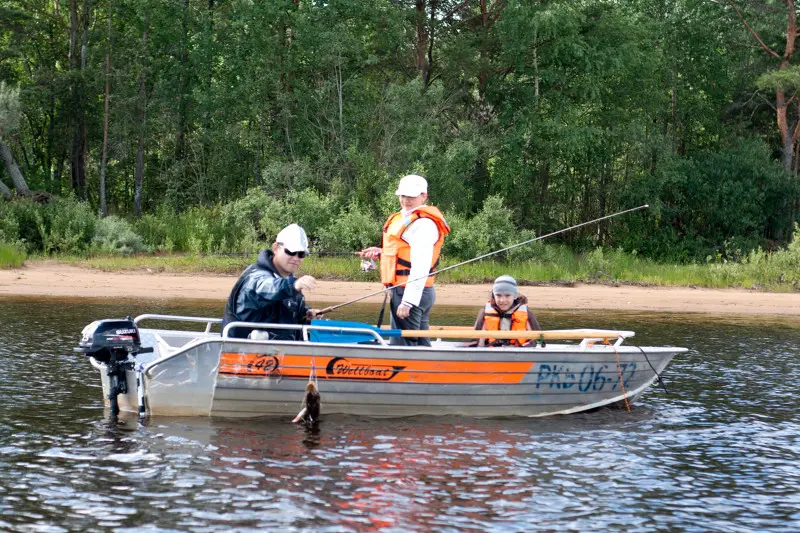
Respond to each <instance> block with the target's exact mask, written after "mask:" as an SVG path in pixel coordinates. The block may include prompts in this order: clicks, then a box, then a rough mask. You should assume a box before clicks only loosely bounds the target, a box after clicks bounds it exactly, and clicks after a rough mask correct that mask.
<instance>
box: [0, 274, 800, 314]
mask: <svg viewBox="0 0 800 533" xmlns="http://www.w3.org/2000/svg"><path fill="white" fill-rule="evenodd" d="M235 281H236V277H234V276H224V275H187V274H167V273H155V272H145V271H143V272H103V271H99V270H92V269H87V268H81V267H78V266H74V265H69V264H63V263H59V262H57V261H28V262H26V264H25V265H24V266H23V267H21V268H15V269H6V270H0V297H2V296H53V297H74V298H105V297H123V296H125V297H136V298H156V299H161V298H168V299H208V300H225V299H226V298H227V297H228V293H229V292H230V290H231V287H233V284H234V282H235ZM380 288H381V287H380V286H379V285H378V284H377V283H359V282H343V281H342V282H340V281H320V282H319V285H318V289H317V290H316V291H315V292H314V293H313V294H312V295H310V296H309V297H308V301H309V303H310V304H312V305H313V306H315V307H324V306H325V305H330V304H337V303H343V302H347V301H350V300H353V299H355V298H358V297H361V296H365V295H367V294H371V293H374V292H376V291H378V290H380ZM490 288H491V285H488V284H484V285H455V284H442V283H439V284H437V288H436V300H437V303H438V304H442V305H467V306H473V307H474V306H480V305H482V304H483V303H484V302H485V301H486V295H487V294H488V292H489V289H490ZM522 292H523V293H524V294H526V295H527V296H528V297H529V298H530V299H531V301H532V302H534V303H533V305H534V306H535V307H536V308H538V309H572V310H581V309H617V310H628V311H663V312H684V313H709V314H742V315H787V316H794V317H798V316H800V293H798V292H794V293H771V292H760V291H751V290H735V289H723V290H716V289H699V288H698V289H695V288H661V287H635V286H624V285H623V286H616V287H615V286H608V285H585V284H583V285H581V284H579V285H575V286H572V287H561V286H557V287H556V286H553V287H551V286H533V287H523V288H522ZM382 299H383V296H382V295H377V296H372V297H370V298H368V299H366V300H364V302H366V303H369V302H374V303H380V302H381V301H382Z"/></svg>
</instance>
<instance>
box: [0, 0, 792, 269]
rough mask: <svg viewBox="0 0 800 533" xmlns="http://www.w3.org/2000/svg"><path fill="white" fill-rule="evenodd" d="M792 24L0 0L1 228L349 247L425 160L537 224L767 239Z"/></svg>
mask: <svg viewBox="0 0 800 533" xmlns="http://www.w3.org/2000/svg"><path fill="white" fill-rule="evenodd" d="M797 36H798V27H797V9H796V7H795V2H794V0H766V1H751V0H625V1H618V0H538V1H537V0H326V1H317V0H202V1H198V0H2V1H0V80H1V82H0V156H2V159H3V162H4V165H3V166H2V169H0V240H3V235H4V232H5V239H6V240H18V241H25V242H27V243H28V245H29V246H30V247H32V243H33V242H34V241H36V238H35V237H33V236H31V235H28V234H26V231H29V232H33V231H34V230H36V228H38V231H39V237H38V242H39V244H38V247H39V248H40V249H43V250H45V251H48V250H49V251H57V250H58V249H59V247H62V248H63V247H64V246H65V245H64V244H63V243H61V244H59V243H58V242H56V243H55V244H53V243H52V242H51V243H50V245H49V246H48V245H47V243H46V242H45V241H46V234H47V231H45V230H44V229H43V228H44V226H46V225H48V224H51V225H52V226H53V228H52V229H51V230H49V231H50V232H51V234H52V232H54V231H56V230H58V231H62V232H63V231H64V230H63V228H64V227H67V226H69V225H70V224H74V223H75V221H74V220H73V218H74V217H73V215H71V214H70V213H73V212H80V213H84V214H85V213H89V215H90V216H91V217H94V218H96V219H97V217H98V216H99V217H106V216H108V215H114V217H111V218H112V219H115V220H118V219H122V220H118V222H116V223H115V224H119V225H120V227H121V226H122V225H123V224H128V223H130V224H131V225H132V226H131V227H133V228H135V231H136V232H138V233H139V234H140V235H144V236H145V237H146V238H148V235H149V233H152V232H153V231H154V230H153V228H154V227H156V226H157V225H158V224H162V225H167V226H168V225H169V224H170V222H169V221H171V220H184V221H192V220H195V222H197V220H200V219H202V220H201V221H200V222H198V224H199V225H200V226H201V227H202V226H203V225H204V224H205V225H207V227H205V229H204V231H206V232H207V233H208V234H212V233H214V232H215V231H220V230H218V228H216V227H215V226H216V225H217V224H223V223H225V224H232V223H234V222H236V223H239V224H243V225H248V224H249V225H251V226H253V228H255V234H256V235H258V234H259V228H260V230H262V231H261V233H262V235H261V237H265V238H266V235H265V234H266V233H268V231H267V229H271V228H272V226H271V225H270V226H269V227H268V228H265V226H264V223H263V220H262V219H263V218H264V217H272V218H273V219H276V220H279V219H280V220H279V221H281V220H285V219H287V218H289V217H292V218H293V219H296V220H298V221H300V222H301V223H305V224H307V225H311V226H313V227H312V230H313V231H312V233H315V235H314V237H320V236H322V238H323V239H322V240H323V241H325V240H326V239H327V241H329V242H331V246H334V244H333V241H335V240H336V239H337V238H338V237H337V236H339V237H341V238H342V239H347V238H350V239H351V240H352V238H353V235H356V234H359V231H362V228H368V229H367V230H365V231H366V233H364V234H363V238H361V237H359V239H356V241H354V242H352V243H342V242H341V241H340V242H339V244H340V247H341V245H343V244H348V245H350V244H351V245H353V246H358V245H361V244H362V243H365V244H367V243H374V239H375V238H377V235H373V233H375V232H378V231H379V228H380V223H381V221H382V219H383V217H385V215H386V213H387V211H388V210H390V209H392V208H395V207H396V205H395V203H396V202H395V200H394V199H393V193H394V188H395V186H396V183H397V180H398V178H399V177H400V176H402V175H403V174H406V173H410V172H415V173H419V174H422V175H424V176H426V177H427V178H428V180H429V183H430V191H429V192H430V198H431V202H432V203H433V204H435V205H437V206H439V207H440V208H442V209H443V211H444V212H445V213H446V214H447V215H448V218H450V219H451V222H453V225H455V223H459V224H462V225H469V224H472V225H473V227H474V226H479V225H484V226H485V225H491V224H493V222H492V220H493V219H492V213H493V212H499V213H501V215H502V216H501V217H500V218H501V219H502V220H501V222H502V223H503V224H511V227H513V228H514V231H521V232H523V233H521V234H525V235H531V234H536V235H542V234H546V233H547V232H551V231H554V230H557V229H559V228H562V227H565V226H569V225H572V224H576V223H579V222H582V221H585V220H588V219H592V218H595V217H600V216H604V215H607V214H610V213H614V212H616V211H620V210H623V209H628V208H631V207H635V206H639V205H642V204H645V203H647V204H650V206H651V207H650V209H648V210H646V211H642V212H638V213H636V214H634V215H630V216H626V217H620V218H619V219H615V221H614V223H613V224H606V225H602V226H597V227H592V228H588V229H586V230H584V231H582V232H576V233H570V234H567V235H564V236H563V237H560V238H562V239H563V240H566V241H568V242H569V244H571V245H572V246H577V247H585V248H588V247H596V246H603V247H615V248H620V249H622V250H625V251H627V252H635V253H637V254H641V255H642V256H645V257H650V258H654V259H664V260H679V261H682V260H689V261H694V260H703V259H704V258H707V257H709V256H712V257H726V256H731V255H734V254H736V253H743V252H747V251H749V250H754V249H757V248H759V247H761V248H763V249H765V250H774V249H778V248H781V247H784V246H785V245H787V244H788V243H789V241H790V240H791V238H792V233H793V228H794V224H795V222H796V221H798V220H799V219H800V215H798V205H799V204H800V200H799V199H800V185H799V184H800V181H799V180H798V159H800V157H799V152H798V150H799V148H798V147H799V146H800V144H799V143H798V135H799V134H800V114H799V111H800V67H798V66H796V64H800V53H796V48H795V47H796V44H797ZM304 199H305V200H304ZM297 201H300V204H297ZM302 201H305V202H306V203H305V204H302ZM58 202H62V203H61V204H59V203H58ZM63 202H66V203H63ZM248 202H249V203H248ZM17 204H19V205H17ZM53 205H55V206H56V207H53ZM66 205H69V206H72V207H69V208H67V207H64V206H66ZM76 205H77V206H79V208H76V207H75V206H76ZM254 205H256V206H257V208H254V207H253V206H254ZM48 206H49V207H48ZM320 206H322V207H320ZM272 209H279V210H282V211H281V214H280V215H276V214H275V213H267V212H265V210H266V211H269V210H272ZM42 213H45V214H42ZM46 213H49V215H48V214H46ZM187 213H194V215H193V216H194V218H192V216H187ZM202 213H206V216H205V217H203V216H201V215H200V214H202ZM237 213H238V215H239V216H238V218H237ZM223 215H226V216H223ZM59 217H60V218H59ZM309 217H311V218H313V217H316V219H320V217H323V218H322V219H321V220H316V219H315V220H316V221H314V220H312V221H311V222H309ZM98 220H100V219H98ZM231 221H234V222H231ZM340 221H344V223H343V227H344V230H342V229H339V230H337V229H336V228H332V226H336V225H338V224H340ZM26 225H29V226H30V227H31V228H33V229H30V228H29V229H27V230H26ZM90 225H91V224H90ZM195 225H197V224H195ZM276 225H277V222H276ZM93 227H94V226H93ZM373 228H374V229H373ZM201 229H202V228H201ZM473 229H474V230H475V231H474V233H475V234H477V233H480V231H479V230H480V228H473ZM490 229H491V228H490ZM198 231H199V230H198ZM241 231H244V230H241ZM148 232H149V233H148ZM164 232H166V230H164V231H162V234H163V233H164ZM326 232H327V233H326ZM251 233H252V232H251ZM362 233H363V231H362ZM340 234H341V235H340ZM326 235H327V237H325V236H326ZM465 235H466V234H465ZM81 238H82V237H81ZM462 238H466V237H462ZM43 239H44V240H43ZM63 240H64V241H65V242H66V241H68V240H69V235H67V236H65V237H64V239H63ZM162 241H163V235H162ZM43 242H44V244H42V243H43ZM59 242H60V241H59ZM149 242H152V243H156V244H159V245H163V244H164V243H163V242H158V239H157V238H155V237H153V238H152V239H151V240H150V241H149ZM174 244H175V243H172V247H173V248H174V247H175V246H174ZM249 244H250V243H249V242H248V243H246V244H245V243H242V242H238V243H237V242H236V239H233V241H231V240H228V241H226V240H225V239H223V238H219V239H217V240H216V241H215V242H213V243H211V241H209V244H208V245H207V246H205V247H206V248H209V249H216V250H221V249H232V248H237V247H239V248H241V247H243V246H245V245H249ZM468 248H469V246H468V244H466V243H465V244H464V245H463V247H462V248H461V249H459V250H460V251H461V252H463V254H464V255H467V254H468V253H469V249H468Z"/></svg>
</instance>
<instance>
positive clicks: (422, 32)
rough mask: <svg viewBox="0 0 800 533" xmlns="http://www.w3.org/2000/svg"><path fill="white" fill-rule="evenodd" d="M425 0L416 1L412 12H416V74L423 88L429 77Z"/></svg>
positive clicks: (426, 84)
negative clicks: (420, 79)
mask: <svg viewBox="0 0 800 533" xmlns="http://www.w3.org/2000/svg"><path fill="white" fill-rule="evenodd" d="M426 3H427V2H426V0H416V1H415V3H414V10H415V11H416V13H415V16H414V19H415V21H416V22H415V26H416V28H415V29H416V34H417V39H416V41H417V42H416V46H415V48H416V50H415V52H416V66H417V72H418V73H419V75H420V78H422V84H423V86H424V87H427V86H428V79H429V77H430V65H429V64H428V56H427V54H428V39H429V34H428V10H427V8H426Z"/></svg>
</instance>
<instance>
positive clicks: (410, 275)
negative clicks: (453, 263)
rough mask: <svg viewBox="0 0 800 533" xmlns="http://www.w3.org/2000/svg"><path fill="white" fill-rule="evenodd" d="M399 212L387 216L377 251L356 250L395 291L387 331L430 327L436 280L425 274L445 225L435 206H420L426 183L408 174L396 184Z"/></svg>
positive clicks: (434, 262) (414, 342) (422, 341)
mask: <svg viewBox="0 0 800 533" xmlns="http://www.w3.org/2000/svg"><path fill="white" fill-rule="evenodd" d="M395 194H396V195H397V198H398V200H399V201H400V211H399V212H397V213H395V214H393V215H391V216H390V217H389V219H388V220H387V221H386V224H384V226H383V242H382V246H381V247H377V246H373V247H371V248H366V249H364V250H361V252H359V255H361V257H368V258H370V259H378V258H380V261H381V283H383V284H384V286H386V287H394V288H393V289H392V290H391V291H390V292H391V295H392V296H391V301H390V304H389V305H390V309H391V311H392V327H393V328H399V329H415V330H420V329H423V330H424V329H429V327H430V322H429V316H430V312H431V308H432V307H433V304H434V302H435V301H436V292H435V290H434V288H433V283H434V279H435V277H436V276H429V275H428V274H430V273H431V272H434V271H435V270H436V269H437V267H438V265H439V253H440V252H441V250H442V244H443V243H444V238H445V235H447V234H448V233H450V227H449V226H448V225H447V222H445V220H444V216H443V215H442V212H441V211H439V209H438V208H436V207H434V206H430V205H425V202H427V201H428V182H427V181H425V178H423V177H422V176H417V175H416V174H409V175H408V176H404V177H403V179H401V180H400V184H399V185H398V187H397V191H395ZM391 343H392V344H400V345H408V346H430V345H431V342H430V339H427V338H419V339H413V338H405V337H396V338H393V339H392V340H391Z"/></svg>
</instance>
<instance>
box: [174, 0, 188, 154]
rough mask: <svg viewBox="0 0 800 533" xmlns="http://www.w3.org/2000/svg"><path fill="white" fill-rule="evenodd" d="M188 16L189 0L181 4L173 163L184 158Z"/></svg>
mask: <svg viewBox="0 0 800 533" xmlns="http://www.w3.org/2000/svg"><path fill="white" fill-rule="evenodd" d="M188 16H189V0H184V2H183V15H182V16H181V32H182V33H181V57H180V69H181V70H180V76H179V77H178V130H177V132H176V133H175V161H182V160H183V156H184V144H185V135H186V133H185V129H186V113H187V110H188V109H187V105H186V95H185V94H184V93H185V92H186V78H187V76H188V74H189V73H188V66H187V65H188V63H189V30H188V28H187V22H186V18H187V17H188Z"/></svg>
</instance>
